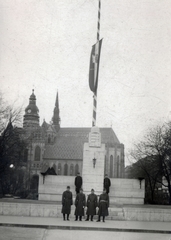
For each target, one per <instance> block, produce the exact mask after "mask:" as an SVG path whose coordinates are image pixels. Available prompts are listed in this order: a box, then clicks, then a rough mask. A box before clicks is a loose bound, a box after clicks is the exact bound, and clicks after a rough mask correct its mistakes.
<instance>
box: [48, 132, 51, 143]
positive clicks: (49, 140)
mask: <svg viewBox="0 0 171 240" xmlns="http://www.w3.org/2000/svg"><path fill="white" fill-rule="evenodd" d="M50 142H51V139H50V134H49V136H48V143H50Z"/></svg>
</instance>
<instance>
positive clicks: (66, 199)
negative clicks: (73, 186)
mask: <svg viewBox="0 0 171 240" xmlns="http://www.w3.org/2000/svg"><path fill="white" fill-rule="evenodd" d="M72 204H73V199H72V192H71V191H70V186H67V189H66V191H64V192H63V194H62V214H63V220H64V221H65V214H67V220H68V221H69V215H70V213H71V205H72Z"/></svg>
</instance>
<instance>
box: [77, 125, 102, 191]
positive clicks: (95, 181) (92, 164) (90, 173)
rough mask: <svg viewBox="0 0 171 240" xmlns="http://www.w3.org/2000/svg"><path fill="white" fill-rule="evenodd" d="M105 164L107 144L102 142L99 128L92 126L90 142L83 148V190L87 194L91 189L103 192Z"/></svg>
mask: <svg viewBox="0 0 171 240" xmlns="http://www.w3.org/2000/svg"><path fill="white" fill-rule="evenodd" d="M104 164H105V144H101V134H100V131H99V128H97V127H92V129H91V132H90V134H89V142H88V143H84V150H83V169H82V177H83V190H84V193H85V194H86V195H87V194H89V193H90V191H91V189H92V188H93V189H94V190H95V193H96V194H97V195H99V194H101V193H102V190H103V180H104Z"/></svg>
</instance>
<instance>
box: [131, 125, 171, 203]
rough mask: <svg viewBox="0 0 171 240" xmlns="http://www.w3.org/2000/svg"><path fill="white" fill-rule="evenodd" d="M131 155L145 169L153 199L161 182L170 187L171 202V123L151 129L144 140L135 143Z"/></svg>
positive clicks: (170, 198)
mask: <svg viewBox="0 0 171 240" xmlns="http://www.w3.org/2000/svg"><path fill="white" fill-rule="evenodd" d="M130 155H131V157H132V158H133V159H134V161H135V162H136V164H137V166H138V167H139V168H141V169H142V170H143V171H144V173H145V175H146V178H147V179H148V181H149V185H150V189H151V193H152V199H153V196H154V190H155V188H156V184H157V183H159V184H161V185H163V186H165V187H166V188H167V189H168V193H169V204H171V123H165V124H163V125H162V126H156V127H154V128H153V129H150V130H149V132H148V133H147V134H146V135H145V137H144V140H142V141H140V142H139V143H138V144H135V146H134V150H132V151H131V153H130ZM163 178H164V179H165V181H163Z"/></svg>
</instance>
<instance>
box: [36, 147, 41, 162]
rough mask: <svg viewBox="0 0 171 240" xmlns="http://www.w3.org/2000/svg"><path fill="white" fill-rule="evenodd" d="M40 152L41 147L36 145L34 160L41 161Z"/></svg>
mask: <svg viewBox="0 0 171 240" xmlns="http://www.w3.org/2000/svg"><path fill="white" fill-rule="evenodd" d="M40 153H41V149H40V147H39V146H36V148H35V154H34V161H40Z"/></svg>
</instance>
